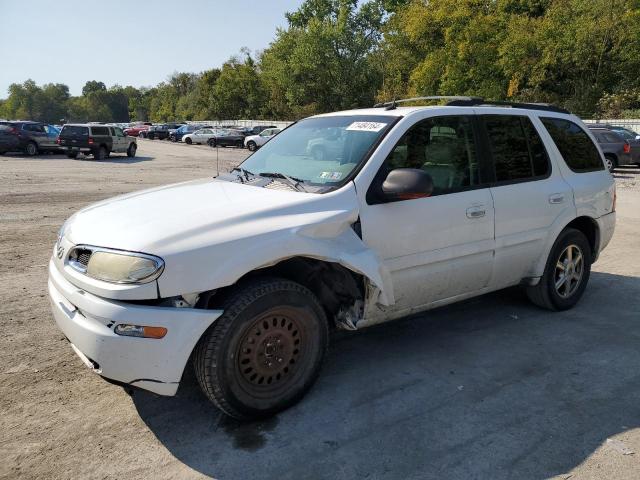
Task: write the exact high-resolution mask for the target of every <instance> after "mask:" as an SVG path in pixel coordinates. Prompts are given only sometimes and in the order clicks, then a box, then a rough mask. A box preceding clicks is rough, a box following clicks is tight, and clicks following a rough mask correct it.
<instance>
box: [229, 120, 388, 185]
mask: <svg viewBox="0 0 640 480" xmlns="http://www.w3.org/2000/svg"><path fill="white" fill-rule="evenodd" d="M396 118H397V117H393V116H387V115H349V116H331V117H315V118H308V119H305V120H301V121H300V122H298V123H296V124H294V125H292V126H291V127H289V128H287V129H286V130H283V131H282V132H280V133H279V134H278V135H277V136H275V137H273V138H272V139H271V140H270V141H269V142H267V143H265V145H264V146H263V147H262V148H260V149H259V150H257V151H256V152H255V153H254V154H253V155H251V156H250V157H249V158H247V159H246V160H245V161H244V162H243V163H242V165H241V167H242V169H243V170H244V171H246V172H250V173H252V174H255V175H260V174H269V173H276V174H282V175H285V176H288V177H291V178H295V179H297V180H300V181H301V182H302V183H304V184H305V186H311V187H313V186H315V187H318V188H312V189H308V190H310V191H316V192H325V191H329V190H331V189H332V188H336V187H339V186H340V185H342V184H343V183H345V182H346V181H347V180H349V178H350V177H351V174H352V173H353V172H354V171H355V170H356V169H357V167H358V166H359V165H360V163H361V162H362V161H363V160H364V158H365V156H366V154H367V153H368V152H369V150H370V149H371V148H372V147H373V146H374V145H375V144H376V142H377V141H378V140H379V139H380V138H381V137H382V136H383V135H384V134H385V133H386V132H387V130H388V129H389V127H390V125H391V124H392V123H393V122H394V120H396Z"/></svg>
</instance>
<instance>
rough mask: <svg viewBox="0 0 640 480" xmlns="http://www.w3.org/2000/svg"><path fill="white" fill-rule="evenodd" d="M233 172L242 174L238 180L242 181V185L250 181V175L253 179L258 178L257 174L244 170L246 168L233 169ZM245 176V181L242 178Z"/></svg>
mask: <svg viewBox="0 0 640 480" xmlns="http://www.w3.org/2000/svg"><path fill="white" fill-rule="evenodd" d="M231 171H232V172H240V173H239V174H238V178H239V179H240V181H241V182H242V183H244V182H245V181H249V175H251V176H252V177H255V176H256V174H255V173H252V172H250V171H249V170H245V169H244V168H242V167H235V168H232V169H231ZM243 175H244V180H243V178H242V176H243Z"/></svg>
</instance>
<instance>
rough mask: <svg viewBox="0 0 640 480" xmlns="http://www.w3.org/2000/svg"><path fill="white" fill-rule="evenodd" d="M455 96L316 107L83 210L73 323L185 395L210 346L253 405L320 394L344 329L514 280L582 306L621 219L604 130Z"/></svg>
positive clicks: (119, 373)
mask: <svg viewBox="0 0 640 480" xmlns="http://www.w3.org/2000/svg"><path fill="white" fill-rule="evenodd" d="M428 98H429V99H430V98H431V97H428ZM448 100H449V104H448V105H446V106H431V107H398V106H397V104H398V103H400V102H393V103H391V104H384V105H381V106H378V107H377V108H369V109H363V110H352V111H345V112H337V113H331V114H326V115H318V116H315V117H311V118H307V119H304V120H301V121H299V122H297V123H295V124H293V125H292V126H290V127H288V128H286V129H285V130H283V131H282V132H281V133H279V134H278V135H277V136H275V137H274V138H273V139H272V140H271V141H269V142H267V143H266V144H265V145H264V146H263V147H262V148H261V149H259V150H257V151H256V152H255V153H254V154H253V155H251V156H250V157H249V158H247V159H246V160H245V161H244V162H243V163H242V164H241V165H240V166H239V167H237V168H236V169H234V170H233V171H232V172H231V173H228V174H223V175H220V176H218V177H217V178H204V179H201V180H196V181H191V182H186V183H180V184H176V185H170V186H164V187H159V188H155V189H151V190H147V191H144V192H136V193H131V194H128V195H124V196H120V197H117V198H115V199H111V200H106V201H103V202H100V203H97V204H94V205H91V206H89V207H87V208H85V209H83V210H81V211H80V212H78V213H76V214H75V215H73V216H72V217H71V218H70V219H69V220H68V221H67V222H66V223H65V224H64V226H63V227H62V229H61V230H60V234H59V238H58V241H57V242H56V245H55V247H54V251H53V257H52V259H51V263H50V267H49V272H50V273H49V275H50V276H49V292H50V295H51V302H52V306H53V313H54V317H55V320H56V322H57V324H58V326H59V327H60V329H61V330H62V331H63V332H64V334H65V335H66V337H67V338H68V339H69V341H70V343H71V345H72V348H73V349H74V351H75V352H76V353H77V354H78V355H79V356H80V358H81V359H82V360H83V361H84V362H85V363H86V364H87V365H88V366H89V367H90V368H92V369H93V370H95V371H96V372H97V373H99V374H100V375H102V376H104V377H106V378H108V379H110V380H111V381H114V382H119V383H121V384H126V385H131V386H136V387H140V388H144V389H147V390H150V391H152V392H156V393H158V394H161V395H174V394H175V393H176V391H177V389H178V385H179V383H180V380H181V378H182V375H183V371H184V369H185V367H186V366H187V364H188V362H189V360H191V362H192V363H193V367H194V369H195V373H196V376H197V378H198V381H199V383H200V385H201V386H202V389H203V391H204V393H205V394H206V395H207V397H208V398H209V399H211V400H212V401H213V402H214V403H215V404H216V405H217V406H218V407H219V408H220V409H222V410H223V411H224V412H226V413H227V414H229V415H231V416H234V417H237V418H252V417H261V416H265V415H269V414H273V413H275V412H277V411H279V410H282V409H284V408H286V407H287V406H289V405H291V404H292V403H294V402H295V401H297V400H298V399H300V398H301V397H302V395H303V394H304V393H305V392H306V391H307V390H308V388H309V387H310V386H311V385H312V383H313V381H314V379H315V378H316V376H317V375H318V372H319V368H320V364H321V362H322V359H323V356H324V355H325V352H326V348H327V342H328V338H329V335H328V332H329V330H330V329H331V328H333V327H338V328H346V329H352V330H355V329H361V328H364V327H367V326H369V325H373V324H376V323H380V322H385V321H389V320H393V319H396V318H399V317H403V316H406V315H408V314H412V313H415V312H421V311H425V310H428V309H431V308H434V307H437V306H441V305H445V304H448V303H452V302H456V301H458V300H463V299H466V298H469V297H473V296H476V295H481V294H484V293H487V292H491V291H494V290H498V289H502V288H505V287H509V286H513V285H522V286H523V287H524V288H526V290H527V292H528V294H529V296H530V298H531V300H533V302H535V303H536V304H537V305H540V306H542V307H545V308H548V309H550V310H563V309H567V308H571V307H572V306H574V305H575V304H576V302H577V301H578V300H579V299H580V297H581V296H582V294H583V292H584V290H585V288H586V287H587V282H588V280H589V272H590V267H591V264H592V263H593V262H595V261H596V259H597V258H598V255H599V254H600V252H601V251H602V250H603V249H604V248H605V247H606V245H607V244H608V243H609V240H610V239H611V236H612V235H613V231H614V226H615V187H614V181H613V178H612V177H611V174H610V173H609V172H608V171H607V169H606V168H605V166H604V160H603V156H602V152H601V151H600V150H599V148H598V146H597V144H596V143H595V142H594V139H593V137H592V134H591V133H590V132H589V130H588V129H587V128H586V127H585V125H584V124H583V123H582V122H581V121H580V120H579V119H578V118H576V117H575V116H573V115H570V114H569V113H568V112H566V111H564V110H562V109H559V108H556V107H552V106H544V105H537V104H496V103H490V102H485V101H484V100H481V99H476V98H467V97H453V98H448ZM336 136H339V137H340V139H341V141H340V145H341V148H340V149H339V150H336V151H335V152H334V153H332V154H331V155H323V156H321V157H318V156H313V155H311V154H310V153H309V148H308V147H309V145H310V144H311V145H315V144H322V143H326V142H330V141H332V139H334V138H335V137H336Z"/></svg>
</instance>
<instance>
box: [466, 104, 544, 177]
mask: <svg viewBox="0 0 640 480" xmlns="http://www.w3.org/2000/svg"><path fill="white" fill-rule="evenodd" d="M491 116H493V117H496V116H500V117H518V118H519V119H520V127H521V128H522V127H523V125H522V119H523V118H524V119H526V120H528V121H529V123H530V124H531V127H533V129H534V130H535V132H536V133H537V134H538V137H539V138H540V142H542V148H543V149H544V153H545V156H546V157H547V165H548V167H549V168H548V169H547V173H546V174H545V175H536V176H535V177H527V178H518V179H515V180H500V181H499V180H498V179H497V172H496V164H495V160H494V158H493V153H492V152H491V145H490V143H489V132H488V131H487V126H486V123H485V121H484V119H485V117H491ZM477 117H478V123H479V127H480V131H481V138H482V140H481V141H482V143H483V144H484V149H485V151H484V155H485V156H486V158H487V163H488V164H489V165H490V170H491V172H492V178H491V182H490V186H491V187H492V188H494V187H504V186H507V185H517V184H519V183H526V182H538V181H540V180H546V179H547V178H549V177H551V175H552V174H553V162H552V161H551V156H550V155H549V150H548V149H547V146H546V144H545V143H544V139H543V138H542V135H541V134H540V131H539V130H538V129H537V128H536V125H535V122H533V120H532V119H531V117H530V116H529V115H522V114H521V115H518V114H512V113H503V112H500V113H498V112H496V113H490V112H487V113H484V112H483V113H482V114H478V115H477ZM525 140H526V142H527V151H528V152H529V158H530V159H531V148H530V142H529V139H528V138H527V137H526V135H525Z"/></svg>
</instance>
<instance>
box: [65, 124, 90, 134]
mask: <svg viewBox="0 0 640 480" xmlns="http://www.w3.org/2000/svg"><path fill="white" fill-rule="evenodd" d="M60 135H68V136H76V137H86V136H88V135H89V129H88V128H87V127H77V126H75V125H65V126H64V127H62V132H60Z"/></svg>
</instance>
